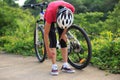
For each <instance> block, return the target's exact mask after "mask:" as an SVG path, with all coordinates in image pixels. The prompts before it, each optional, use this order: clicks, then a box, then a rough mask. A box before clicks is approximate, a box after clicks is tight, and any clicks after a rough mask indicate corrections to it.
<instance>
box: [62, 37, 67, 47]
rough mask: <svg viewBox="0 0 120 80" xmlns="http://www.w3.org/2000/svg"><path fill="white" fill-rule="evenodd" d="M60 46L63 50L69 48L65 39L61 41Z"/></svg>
mask: <svg viewBox="0 0 120 80" xmlns="http://www.w3.org/2000/svg"><path fill="white" fill-rule="evenodd" d="M60 46H61V48H65V47H67V44H66V42H65V41H64V40H63V39H61V40H60Z"/></svg>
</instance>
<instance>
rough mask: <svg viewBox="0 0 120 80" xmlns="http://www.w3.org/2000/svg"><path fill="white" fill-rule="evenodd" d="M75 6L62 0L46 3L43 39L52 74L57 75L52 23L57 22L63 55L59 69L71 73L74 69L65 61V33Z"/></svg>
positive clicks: (71, 20)
mask: <svg viewBox="0 0 120 80" xmlns="http://www.w3.org/2000/svg"><path fill="white" fill-rule="evenodd" d="M74 11H75V8H74V6H73V5H71V4H70V3H68V2H65V1H63V0H56V1H53V2H51V3H49V4H48V7H47V9H46V12H45V15H44V18H45V21H46V22H45V29H44V41H45V47H46V51H47V55H48V57H49V58H50V59H51V60H52V70H51V74H52V75H58V67H57V64H56V43H57V40H56V35H55V27H54V25H55V24H54V23H57V26H58V27H57V29H58V33H59V42H60V45H61V53H62V57H63V61H64V63H63V65H62V68H61V70H62V71H65V72H67V73H73V72H75V70H73V69H71V67H70V66H69V65H68V63H67V59H68V51H67V44H66V41H67V36H66V35H65V33H66V30H67V28H68V27H70V26H71V25H72V22H73V13H74Z"/></svg>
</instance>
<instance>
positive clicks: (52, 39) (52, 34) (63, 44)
mask: <svg viewBox="0 0 120 80" xmlns="http://www.w3.org/2000/svg"><path fill="white" fill-rule="evenodd" d="M55 30H56V29H55V23H52V24H51V28H50V32H49V40H50V48H56V46H57V39H56V33H55ZM57 31H58V34H59V38H60V37H61V35H62V33H63V31H64V29H61V28H59V27H58V26H57ZM59 43H60V46H61V48H65V47H67V44H66V42H65V41H64V40H63V39H61V40H60V41H59Z"/></svg>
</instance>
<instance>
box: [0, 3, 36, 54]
mask: <svg viewBox="0 0 120 80" xmlns="http://www.w3.org/2000/svg"><path fill="white" fill-rule="evenodd" d="M0 4H3V3H1V2H0ZM0 11H1V12H0V16H1V18H0V26H1V27H0V37H1V38H0V50H5V51H8V52H14V53H17V54H24V55H25V54H27V55H31V54H33V36H31V35H33V29H34V27H33V26H34V22H35V19H34V17H33V16H32V15H31V14H30V13H29V12H28V11H27V10H26V11H23V10H21V9H19V8H13V7H10V6H7V4H5V3H4V6H3V7H0ZM16 12H17V13H16Z"/></svg>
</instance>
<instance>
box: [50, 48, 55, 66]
mask: <svg viewBox="0 0 120 80" xmlns="http://www.w3.org/2000/svg"><path fill="white" fill-rule="evenodd" d="M50 49H51V51H52V52H53V53H54V56H53V58H52V59H51V60H52V64H56V48H50Z"/></svg>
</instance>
